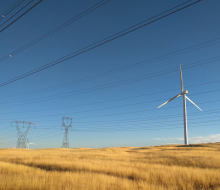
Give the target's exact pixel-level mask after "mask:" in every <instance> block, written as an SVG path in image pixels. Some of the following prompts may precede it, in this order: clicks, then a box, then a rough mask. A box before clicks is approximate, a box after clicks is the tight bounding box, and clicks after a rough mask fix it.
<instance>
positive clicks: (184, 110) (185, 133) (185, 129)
mask: <svg viewBox="0 0 220 190" xmlns="http://www.w3.org/2000/svg"><path fill="white" fill-rule="evenodd" d="M180 81H181V93H180V94H178V95H176V96H174V97H173V98H171V99H170V100H168V101H166V102H165V103H163V104H162V105H160V106H159V107H158V108H160V107H161V106H164V105H165V104H167V103H168V102H170V101H172V100H174V99H176V98H178V97H179V96H183V121H184V143H185V144H186V145H187V144H188V132H187V113H186V99H187V100H189V101H190V102H191V103H192V104H193V105H194V106H196V107H197V108H198V109H200V108H199V106H197V105H196V104H195V103H194V102H193V101H192V100H190V99H189V98H188V97H187V96H186V94H188V90H185V91H184V87H183V77H182V69H181V65H180ZM200 110H201V109H200ZM201 111H202V110H201Z"/></svg>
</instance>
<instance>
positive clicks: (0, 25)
mask: <svg viewBox="0 0 220 190" xmlns="http://www.w3.org/2000/svg"><path fill="white" fill-rule="evenodd" d="M33 1H34V0H31V1H30V2H28V3H27V4H26V5H25V6H23V7H22V8H21V9H20V10H18V11H17V12H16V13H15V14H13V15H12V16H11V17H10V18H8V19H7V20H6V21H5V22H3V23H2V24H0V27H2V26H3V25H4V24H6V23H7V22H8V21H10V20H11V19H12V18H13V17H15V16H16V15H17V14H18V13H20V12H21V11H22V10H23V9H25V8H26V7H27V6H28V5H30V4H31V3H32V2H33Z"/></svg>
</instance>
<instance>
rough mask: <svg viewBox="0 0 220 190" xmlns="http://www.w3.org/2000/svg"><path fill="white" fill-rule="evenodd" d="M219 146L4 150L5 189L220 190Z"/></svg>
mask: <svg viewBox="0 0 220 190" xmlns="http://www.w3.org/2000/svg"><path fill="white" fill-rule="evenodd" d="M219 152H220V143H207V144H198V145H191V146H190V145H189V146H180V145H167V146H156V147H140V148H138V147H118V148H102V149H86V148H85V149H83V148H78V149H36V150H27V149H1V150H0V189H4V190H12V189H13V190H38V189H45V190H55V189H58V190H76V189H77V190H78V189H80V190H120V189H132V190H136V189H148V190H162V189H167V190H172V189H173V190H177V189H178V190H180V189H184V190H191V189H211V190H220V154H219Z"/></svg>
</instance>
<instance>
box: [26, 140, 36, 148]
mask: <svg viewBox="0 0 220 190" xmlns="http://www.w3.org/2000/svg"><path fill="white" fill-rule="evenodd" d="M30 144H34V145H37V144H35V143H29V141H28V143H27V147H28V149H29V145H30Z"/></svg>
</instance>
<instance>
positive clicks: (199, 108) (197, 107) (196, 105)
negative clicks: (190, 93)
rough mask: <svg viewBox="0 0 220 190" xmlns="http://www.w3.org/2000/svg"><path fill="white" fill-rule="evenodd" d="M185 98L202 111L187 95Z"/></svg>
mask: <svg viewBox="0 0 220 190" xmlns="http://www.w3.org/2000/svg"><path fill="white" fill-rule="evenodd" d="M186 98H187V99H188V100H189V101H190V102H191V103H192V104H194V106H196V107H197V108H199V109H200V110H201V111H202V109H201V108H200V107H199V106H197V105H196V104H195V103H194V102H193V101H192V100H190V99H189V98H188V97H187V96H186Z"/></svg>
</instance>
